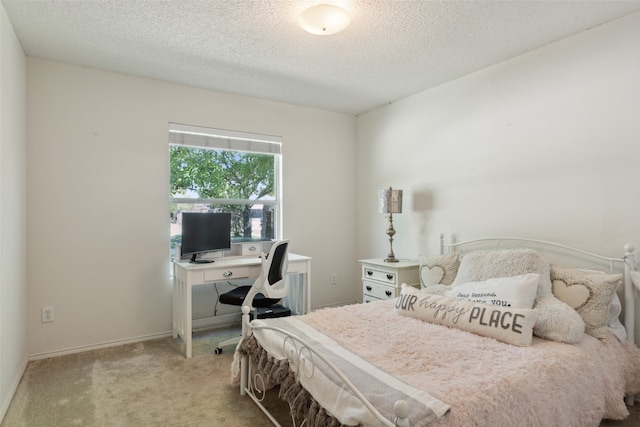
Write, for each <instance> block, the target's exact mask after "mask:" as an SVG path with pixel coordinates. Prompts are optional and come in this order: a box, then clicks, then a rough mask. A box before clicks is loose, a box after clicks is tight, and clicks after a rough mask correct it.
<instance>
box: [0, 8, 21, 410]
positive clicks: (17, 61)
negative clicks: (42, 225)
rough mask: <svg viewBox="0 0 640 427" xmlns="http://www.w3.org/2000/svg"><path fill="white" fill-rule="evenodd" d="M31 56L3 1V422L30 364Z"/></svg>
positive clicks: (0, 90) (0, 65) (0, 75)
mask: <svg viewBox="0 0 640 427" xmlns="http://www.w3.org/2000/svg"><path fill="white" fill-rule="evenodd" d="M25 102H26V58H25V56H24V52H23V51H22V48H21V47H20V44H19V43H18V40H17V38H16V36H15V33H14V30H13V27H12V26H11V23H10V22H9V19H8V17H7V15H6V12H5V10H4V6H2V5H1V4H0V421H1V420H2V418H3V417H4V414H5V413H6V411H7V408H8V407H9V403H11V398H12V397H13V393H14V391H15V389H16V387H17V386H18V382H19V381H20V378H21V377H22V373H23V372H24V369H25V367H26V365H27V344H26V340H27V328H26V318H25V311H26V304H27V279H26V267H25V255H26V209H27V199H26V176H27V164H26V146H27V138H26V104H25Z"/></svg>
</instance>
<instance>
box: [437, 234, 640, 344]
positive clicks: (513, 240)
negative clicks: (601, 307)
mask: <svg viewBox="0 0 640 427" xmlns="http://www.w3.org/2000/svg"><path fill="white" fill-rule="evenodd" d="M473 244H478V245H483V244H484V245H485V246H486V245H488V244H493V246H494V247H495V248H496V249H499V248H501V247H530V248H532V249H536V250H539V251H540V252H541V254H543V255H544V254H545V252H549V249H550V248H556V249H561V250H562V251H563V255H565V256H567V255H571V254H573V255H575V254H580V255H582V256H583V257H585V259H586V260H593V261H600V262H606V263H608V265H609V272H610V273H613V272H614V270H615V268H616V266H619V268H622V269H623V270H624V327H625V329H626V331H627V341H631V342H634V341H635V289H638V290H640V283H635V285H634V281H633V280H632V277H631V272H632V271H637V270H638V268H637V265H636V256H635V252H634V251H635V246H634V245H632V244H626V245H625V246H624V256H623V257H622V258H611V257H606V256H602V255H598V254H594V253H592V252H588V251H584V250H582V249H577V248H573V247H571V246H566V245H563V244H560V243H554V242H548V241H545V240H536V239H528V238H520V237H489V238H485V239H474V240H467V241H464V242H450V243H446V242H445V241H444V234H441V235H440V254H445V253H449V252H455V251H457V250H458V249H460V248H462V247H465V246H470V245H473ZM545 249H546V251H545Z"/></svg>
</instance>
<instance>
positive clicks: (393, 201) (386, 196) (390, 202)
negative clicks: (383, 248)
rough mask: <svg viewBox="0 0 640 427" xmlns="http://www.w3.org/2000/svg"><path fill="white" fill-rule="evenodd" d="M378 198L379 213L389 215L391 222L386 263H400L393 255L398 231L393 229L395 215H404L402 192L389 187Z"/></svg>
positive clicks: (381, 191) (380, 192) (387, 216)
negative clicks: (394, 239)
mask: <svg viewBox="0 0 640 427" xmlns="http://www.w3.org/2000/svg"><path fill="white" fill-rule="evenodd" d="M378 194H379V196H378V212H379V213H384V214H387V215H386V218H387V219H388V220H389V228H388V229H387V236H389V255H388V256H387V258H386V259H385V260H384V262H398V260H397V259H396V257H395V255H394V254H393V236H394V234H396V230H394V229H393V214H394V213H402V190H394V189H392V188H391V187H389V189H388V190H380V191H379V193H378Z"/></svg>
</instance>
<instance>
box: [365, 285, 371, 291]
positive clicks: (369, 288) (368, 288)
mask: <svg viewBox="0 0 640 427" xmlns="http://www.w3.org/2000/svg"><path fill="white" fill-rule="evenodd" d="M365 288H367V290H368V291H369V292H371V289H373V288H372V287H371V286H365Z"/></svg>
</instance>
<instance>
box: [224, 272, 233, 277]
mask: <svg viewBox="0 0 640 427" xmlns="http://www.w3.org/2000/svg"><path fill="white" fill-rule="evenodd" d="M222 275H223V276H224V277H231V276H233V271H225V272H224V273H222Z"/></svg>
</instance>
